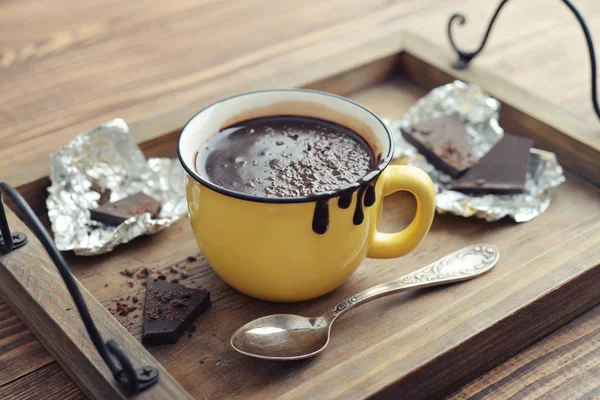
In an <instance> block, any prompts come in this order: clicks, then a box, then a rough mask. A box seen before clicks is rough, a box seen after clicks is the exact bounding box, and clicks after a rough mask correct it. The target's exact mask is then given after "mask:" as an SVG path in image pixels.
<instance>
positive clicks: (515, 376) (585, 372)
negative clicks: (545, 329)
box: [447, 295, 600, 400]
mask: <svg viewBox="0 0 600 400" xmlns="http://www.w3.org/2000/svg"><path fill="white" fill-rule="evenodd" d="M576 296H577V295H576ZM576 296H575V297H576ZM570 302H572V301H569V300H568V299H567V301H566V303H570ZM599 376H600V307H599V306H597V307H595V308H593V309H592V310H590V311H588V312H587V313H585V314H583V315H582V316H581V317H579V318H577V319H576V320H574V321H572V322H570V323H569V324H567V325H565V326H563V327H562V328H560V329H558V330H557V331H556V332H554V333H552V334H551V335H548V336H546V337H545V338H543V339H542V340H540V341H539V342H537V343H535V344H534V345H533V346H530V347H528V348H527V349H525V350H524V351H522V352H520V353H519V354H517V355H516V356H514V357H513V358H511V359H509V360H507V361H506V362H504V363H503V364H502V365H499V366H498V367H496V368H494V369H493V370H491V371H489V372H488V373H486V374H484V375H483V376H481V377H479V378H477V379H476V380H474V381H473V382H471V383H469V384H467V385H465V386H464V387H462V388H461V389H459V390H458V391H456V392H455V393H453V394H452V395H451V396H449V397H448V399H447V400H459V399H467V398H468V399H473V400H479V399H508V398H512V399H531V400H537V399H542V398H548V397H552V398H555V399H596V398H600V380H599V379H598V377H599Z"/></svg>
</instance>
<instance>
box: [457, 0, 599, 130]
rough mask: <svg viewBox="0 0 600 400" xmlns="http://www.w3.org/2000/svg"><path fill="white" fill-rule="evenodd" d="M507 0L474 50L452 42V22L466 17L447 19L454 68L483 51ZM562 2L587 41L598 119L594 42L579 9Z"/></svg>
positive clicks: (461, 23)
mask: <svg viewBox="0 0 600 400" xmlns="http://www.w3.org/2000/svg"><path fill="white" fill-rule="evenodd" d="M508 1H509V0H502V1H501V2H500V4H499V5H498V8H497V9H496V12H495V13H494V16H493V17H492V19H491V20H490V24H489V25H488V28H487V31H486V32H485V36H484V37H483V40H482V41H481V44H480V45H479V48H478V49H477V50H475V51H462V50H460V49H459V48H458V47H456V43H455V42H454V38H453V37H452V26H453V25H454V22H455V21H457V22H458V24H459V25H464V24H465V23H466V22H467V18H466V17H465V16H464V15H463V14H461V13H455V14H453V15H452V16H451V17H450V20H449V21H448V39H450V45H451V46H452V48H453V49H454V51H455V52H456V54H458V60H456V61H455V62H454V63H453V64H452V67H453V68H454V69H466V68H467V67H468V66H469V63H470V62H471V61H472V60H473V59H474V58H475V57H477V55H478V54H479V53H481V52H482V51H483V48H484V47H485V43H486V42H487V40H488V37H489V36H490V32H491V31H492V27H493V26H494V22H495V21H496V18H498V15H499V14H500V10H502V7H504V5H505V4H506V3H508ZM562 2H563V3H565V5H566V6H567V7H568V8H569V10H571V12H573V14H574V15H575V18H577V21H578V22H579V25H581V29H582V30H583V34H584V35H585V40H586V42H587V47H588V51H589V54H590V64H591V68H592V77H591V78H592V104H593V105H594V111H595V112H596V115H597V116H598V118H599V119H600V105H599V104H598V94H597V86H596V79H597V76H596V74H597V72H596V54H595V52H594V43H593V42H592V35H591V34H590V30H589V29H588V26H587V24H586V22H585V19H584V18H583V16H582V15H581V13H580V12H579V10H578V9H577V8H575V6H574V5H573V3H571V1H570V0H562Z"/></svg>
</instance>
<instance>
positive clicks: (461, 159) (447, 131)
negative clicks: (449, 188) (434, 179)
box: [402, 114, 477, 178]
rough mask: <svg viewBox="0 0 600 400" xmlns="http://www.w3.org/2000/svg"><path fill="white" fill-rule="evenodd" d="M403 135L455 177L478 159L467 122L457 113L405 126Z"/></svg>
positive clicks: (432, 161)
mask: <svg viewBox="0 0 600 400" xmlns="http://www.w3.org/2000/svg"><path fill="white" fill-rule="evenodd" d="M402 136H404V138H405V139H406V141H407V142H409V143H410V144H412V145H413V146H415V147H416V148H417V149H418V150H419V151H420V152H421V153H422V154H424V155H425V156H426V157H427V159H428V160H429V162H431V163H432V164H433V165H434V166H435V167H436V168H437V169H439V170H441V171H444V172H445V173H447V174H448V175H450V176H452V177H453V178H456V177H458V176H460V175H461V174H462V173H463V172H464V171H465V170H467V169H469V168H471V167H472V166H473V165H475V163H477V158H475V156H474V155H473V146H472V145H471V140H470V139H469V135H468V134H467V131H466V130H465V124H464V123H463V121H462V119H461V118H460V117H459V116H458V115H456V114H453V115H448V116H444V117H441V118H436V119H431V120H427V121H421V122H418V123H416V124H414V125H412V126H411V127H409V128H402Z"/></svg>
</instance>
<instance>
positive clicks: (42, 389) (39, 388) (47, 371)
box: [0, 362, 86, 400]
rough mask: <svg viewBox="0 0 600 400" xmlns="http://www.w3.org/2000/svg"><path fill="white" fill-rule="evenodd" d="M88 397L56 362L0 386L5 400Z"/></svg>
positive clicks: (54, 399)
mask: <svg viewBox="0 0 600 400" xmlns="http://www.w3.org/2000/svg"><path fill="white" fill-rule="evenodd" d="M85 398H86V397H85V396H84V395H83V393H82V392H81V391H80V390H79V388H77V386H76V385H75V383H73V381H72V380H71V379H70V378H69V376H68V375H67V374H66V373H65V371H63V369H62V368H61V367H60V365H58V364H57V363H56V362H51V363H50V364H48V365H46V366H44V367H41V368H39V369H37V370H35V371H33V372H31V373H30V374H27V375H25V376H23V377H21V378H19V379H16V380H14V381H12V382H10V383H9V384H6V385H4V386H0V399H3V400H31V399H44V400H82V399H85Z"/></svg>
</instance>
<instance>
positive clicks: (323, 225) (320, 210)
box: [312, 200, 329, 235]
mask: <svg viewBox="0 0 600 400" xmlns="http://www.w3.org/2000/svg"><path fill="white" fill-rule="evenodd" d="M328 227H329V204H328V200H318V201H317V203H316V204H315V213H314V215H313V223H312V228H313V231H314V232H315V233H317V234H319V235H322V234H324V233H325V232H327V228H328Z"/></svg>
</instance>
